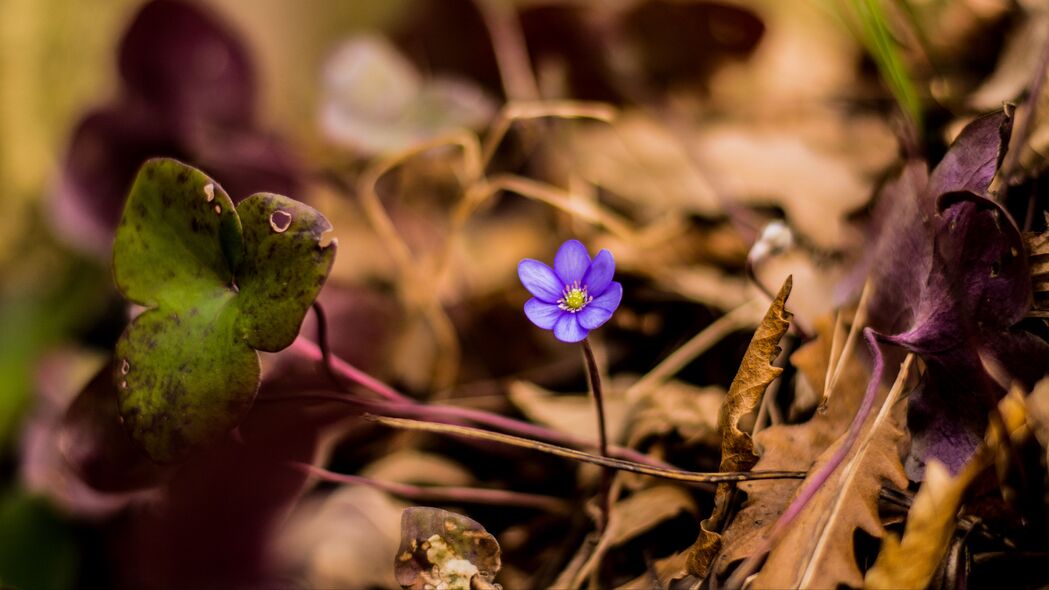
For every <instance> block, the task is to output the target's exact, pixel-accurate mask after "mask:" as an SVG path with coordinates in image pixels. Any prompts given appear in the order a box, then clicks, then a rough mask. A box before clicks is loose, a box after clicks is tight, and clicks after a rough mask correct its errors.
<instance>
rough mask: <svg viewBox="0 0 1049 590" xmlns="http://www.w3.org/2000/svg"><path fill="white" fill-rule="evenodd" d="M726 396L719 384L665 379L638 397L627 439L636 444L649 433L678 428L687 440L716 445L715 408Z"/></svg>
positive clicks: (699, 443)
mask: <svg viewBox="0 0 1049 590" xmlns="http://www.w3.org/2000/svg"><path fill="white" fill-rule="evenodd" d="M724 398H725V390H724V389H722V388H721V387H719V386H708V387H696V386H695V385H691V384H689V383H685V382H683V381H668V382H667V383H664V384H663V385H660V386H659V387H658V388H656V389H653V390H652V391H650V392H647V393H645V394H644V395H643V396H642V397H641V399H640V400H638V402H637V405H636V406H635V408H636V409H635V410H634V413H633V416H632V419H631V420H630V422H629V424H628V428H627V430H628V433H627V438H626V443H627V446H628V447H631V448H635V447H637V446H638V444H639V443H641V442H642V441H644V440H645V439H647V438H649V437H652V436H664V435H666V434H669V433H671V432H677V433H678V434H679V435H680V436H681V438H682V439H684V440H685V443H686V444H689V445H704V446H710V447H712V448H713V447H716V446H717V445H718V444H719V443H720V437H719V436H718V425H717V418H716V416H717V415H718V409H719V408H720V407H721V402H722V400H723V399H724Z"/></svg>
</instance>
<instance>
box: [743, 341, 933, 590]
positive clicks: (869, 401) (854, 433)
mask: <svg viewBox="0 0 1049 590" xmlns="http://www.w3.org/2000/svg"><path fill="white" fill-rule="evenodd" d="M863 335H864V337H865V339H866V341H867V346H869V347H870V349H871V354H872V356H873V357H874V369H873V370H872V371H871V379H870V381H869V382H868V383H867V391H866V392H865V393H864V395H863V401H862V402H860V407H859V409H858V410H857V411H856V415H855V416H854V417H853V419H852V423H850V424H849V429H848V431H846V433H845V440H844V441H843V443H842V444H841V446H840V447H838V449H837V450H836V451H835V452H834V454H833V455H832V456H831V458H830V460H829V461H827V463H825V464H824V465H823V466H822V467H821V468H820V470H819V471H817V472H816V474H815V475H813V476H812V477H811V478H810V479H806V481H805V483H804V484H802V488H801V490H800V491H799V492H798V494H797V495H796V496H795V497H794V499H793V500H792V501H791V503H790V505H788V506H787V509H786V510H784V511H783V514H782V515H780V517H779V519H778V520H776V524H774V525H773V526H772V530H771V531H770V532H769V534H768V535H767V536H766V537H765V539H764V540H763V542H762V544H761V545H760V546H759V547H758V548H757V550H755V551H754V552H753V553H752V554H751V555H750V557H748V558H747V559H746V560H744V561H743V563H742V564H740V566H739V567H738V568H736V571H735V572H733V573H732V576H731V577H729V579H728V582H726V584H725V587H726V588H741V587H742V586H743V582H744V581H745V580H746V578H747V577H748V576H750V574H752V573H754V571H755V570H756V569H757V567H758V564H759V563H760V562H761V560H763V559H764V558H765V556H766V555H767V554H768V552H769V550H770V549H771V548H772V545H773V544H774V543H776V542H777V541H778V540H779V539H780V538H781V537H782V536H783V533H784V532H785V531H786V529H787V527H789V526H790V525H791V524H793V522H794V520H795V519H797V517H798V516H799V515H800V514H801V512H802V511H803V510H804V509H805V507H806V506H808V504H809V502H810V501H811V500H812V498H813V497H815V495H816V492H818V491H819V489H820V488H821V487H822V486H823V484H824V483H826V482H827V480H828V479H830V476H831V475H832V474H833V473H834V471H835V470H837V468H838V466H840V465H841V463H842V461H844V460H845V457H846V456H847V455H848V454H849V452H850V451H851V450H852V447H853V445H854V444H855V443H856V439H857V438H858V437H859V434H860V430H862V429H863V424H864V423H865V422H866V421H867V418H868V416H870V413H871V409H872V408H873V407H874V399H875V398H876V397H877V392H878V387H879V385H881V375H882V372H883V370H884V368H885V360H884V359H883V358H882V355H881V351H880V350H879V349H878V342H877V337H876V336H875V333H874V331H873V330H871V329H870V328H864V330H863ZM912 358H913V355H908V356H907V360H905V361H904V367H903V368H901V369H900V372H899V373H898V374H897V377H896V382H895V383H894V384H893V390H894V391H896V390H897V389H902V388H903V382H904V381H905V379H906V373H907V369H909V368H910V362H911V359H912ZM898 394H899V392H898V391H896V395H898ZM890 397H894V396H893V395H892V393H891V392H890ZM883 407H884V406H883Z"/></svg>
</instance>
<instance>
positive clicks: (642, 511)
mask: <svg viewBox="0 0 1049 590" xmlns="http://www.w3.org/2000/svg"><path fill="white" fill-rule="evenodd" d="M682 512H690V513H695V512H696V504H695V502H694V501H693V500H692V496H691V495H690V494H689V493H688V492H687V491H685V490H684V489H683V488H681V487H679V486H674V485H667V484H660V485H655V486H652V487H650V488H645V489H643V490H640V491H638V492H635V493H633V494H631V495H630V496H629V497H628V498H626V499H624V500H619V501H618V502H616V503H615V504H613V505H612V510H611V512H610V514H609V516H608V526H607V527H606V528H605V532H604V534H602V535H601V539H600V541H598V543H597V546H596V547H595V548H594V551H593V553H592V554H591V555H590V556H589V557H588V558H587V560H586V562H585V563H584V564H582V565H581V566H580V567H579V569H578V570H577V571H576V572H575V575H574V576H573V578H572V579H573V581H572V584H571V587H573V588H577V587H579V585H580V584H582V581H583V580H584V579H586V577H587V576H589V575H590V572H591V571H593V569H594V568H595V567H596V566H597V564H599V563H600V562H601V560H602V559H603V558H604V556H605V554H606V553H608V550H609V549H611V548H613V547H615V546H617V545H622V544H623V543H626V542H627V541H629V540H631V539H633V538H635V537H637V536H638V535H641V534H643V533H645V532H646V531H648V530H650V529H652V528H653V527H655V526H656V525H658V524H660V523H661V522H664V521H666V520H669V519H671V518H674V517H675V516H677V515H678V514H681V513H682ZM563 579H564V576H563V575H562V577H561V578H559V580H563Z"/></svg>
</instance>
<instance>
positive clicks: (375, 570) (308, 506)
mask: <svg viewBox="0 0 1049 590" xmlns="http://www.w3.org/2000/svg"><path fill="white" fill-rule="evenodd" d="M405 507H406V505H405V504H403V503H401V502H398V501H397V500H393V499H392V498H390V497H389V496H387V495H386V494H385V493H384V492H380V491H379V490H376V489H374V488H369V487H364V486H345V487H342V488H340V489H338V490H336V491H335V492H333V493H332V494H331V495H329V496H327V497H326V498H323V499H310V500H307V501H306V502H304V503H302V504H300V505H299V506H298V507H297V508H296V509H295V512H293V513H292V515H291V517H290V518H289V519H288V523H287V524H286V525H285V526H284V529H283V530H282V531H281V533H280V535H279V536H278V537H277V555H278V558H279V560H280V561H281V564H282V565H281V567H282V569H283V570H284V571H286V572H289V573H291V574H293V575H294V576H295V577H299V578H301V579H303V580H304V581H305V582H306V583H307V585H308V586H309V587H311V588H368V587H379V588H396V587H397V583H396V580H394V577H393V560H394V558H395V557H396V556H397V544H398V542H399V538H400V520H401V511H402V510H403V509H404V508H405ZM378 564H382V566H381V567H380V566H379V565H378Z"/></svg>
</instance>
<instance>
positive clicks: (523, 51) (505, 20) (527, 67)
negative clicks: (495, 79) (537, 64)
mask: <svg viewBox="0 0 1049 590" xmlns="http://www.w3.org/2000/svg"><path fill="white" fill-rule="evenodd" d="M474 5H476V6H477V9H478V11H479V12H480V13H481V18H483V19H484V23H485V26H487V27H488V36H489V38H490V39H491V42H492V50H493V53H494V54H495V61H496V63H497V64H498V65H499V75H500V77H501V78H502V81H503V90H504V91H505V92H506V96H507V98H509V99H511V100H538V99H539V85H538V84H537V83H536V80H535V74H534V73H533V71H532V63H531V60H529V59H528V48H527V47H526V46H525V39H524V32H523V31H522V30H521V23H520V21H519V20H518V17H517V10H516V8H515V7H514V5H512V4H509V3H507V2H502V1H501V0H475V1H474Z"/></svg>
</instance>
